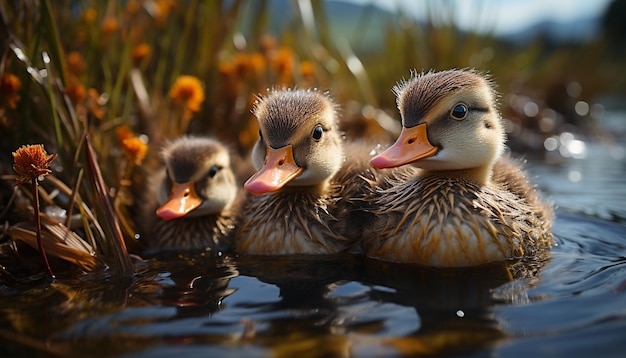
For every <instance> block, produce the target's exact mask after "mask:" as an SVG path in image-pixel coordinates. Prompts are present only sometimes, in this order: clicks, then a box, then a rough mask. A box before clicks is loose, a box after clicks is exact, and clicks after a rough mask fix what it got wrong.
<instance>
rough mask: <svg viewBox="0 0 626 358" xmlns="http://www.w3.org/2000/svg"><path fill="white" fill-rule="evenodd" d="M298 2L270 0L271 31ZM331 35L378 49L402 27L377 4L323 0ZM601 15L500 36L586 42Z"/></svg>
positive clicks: (284, 25)
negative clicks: (392, 28)
mask: <svg viewBox="0 0 626 358" xmlns="http://www.w3.org/2000/svg"><path fill="white" fill-rule="evenodd" d="M296 4H297V2H296V1H291V0H267V8H268V10H269V18H268V24H269V28H270V30H271V32H272V33H274V34H275V35H278V34H279V33H281V32H283V31H289V29H290V25H291V24H293V21H294V19H296V17H295V16H296V15H297V14H298V9H297V8H296V7H295V6H297V5H296ZM323 6H324V9H325V11H326V17H327V18H326V20H327V22H328V26H329V28H330V34H329V35H330V37H331V38H339V37H344V38H346V39H347V40H348V41H349V42H350V43H351V44H352V46H354V47H355V50H357V51H368V50H370V51H371V50H376V49H378V48H381V47H382V46H383V44H384V41H385V38H384V36H385V33H386V29H387V28H389V27H390V26H400V24H399V23H398V19H397V16H396V14H394V13H393V12H391V11H388V10H386V9H382V8H379V7H376V6H374V5H360V4H357V3H353V2H344V1H341V0H338V1H326V2H324V3H323ZM599 22H600V19H599V18H598V17H590V18H585V19H577V20H575V21H570V22H555V21H544V22H540V23H537V24H534V25H531V26H529V27H527V28H525V29H523V30H520V31H517V32H514V33H508V34H504V35H499V36H498V37H499V38H500V39H502V40H504V41H509V42H512V43H515V44H518V45H523V44H525V43H527V42H529V41H532V40H533V39H534V38H536V37H538V36H545V37H547V38H549V39H550V40H552V41H555V42H562V41H568V42H586V41H589V40H591V39H593V38H594V37H595V36H597V34H598V32H599Z"/></svg>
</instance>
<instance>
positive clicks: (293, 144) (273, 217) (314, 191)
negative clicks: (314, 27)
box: [236, 90, 368, 255]
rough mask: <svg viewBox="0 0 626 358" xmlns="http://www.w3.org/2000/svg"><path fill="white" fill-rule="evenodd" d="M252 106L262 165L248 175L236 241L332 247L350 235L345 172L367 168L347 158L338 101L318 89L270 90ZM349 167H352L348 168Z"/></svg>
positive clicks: (279, 248) (258, 249)
mask: <svg viewBox="0 0 626 358" xmlns="http://www.w3.org/2000/svg"><path fill="white" fill-rule="evenodd" d="M253 113H254V114H255V116H256V117H257V119H258V121H259V126H260V131H259V133H260V137H259V140H258V142H257V143H256V145H255V146H254V149H253V152H252V161H253V163H254V165H255V167H256V168H257V170H258V171H257V172H256V173H255V174H254V175H253V176H252V177H251V178H250V179H249V180H248V181H247V182H246V183H245V185H244V187H245V188H246V189H247V190H248V191H249V192H250V193H249V194H248V195H247V196H246V198H245V200H244V204H243V208H242V218H241V220H240V221H241V225H240V226H239V227H238V229H237V234H236V238H237V239H236V248H237V251H238V252H240V253H245V254H257V255H280V254H330V253H336V252H340V251H343V250H346V249H347V248H348V247H349V246H350V245H351V243H352V241H353V238H352V237H351V236H349V235H348V233H347V229H346V228H345V227H342V226H341V225H340V223H341V222H342V218H343V217H344V215H348V214H349V213H350V212H351V210H350V209H347V208H346V207H347V206H349V205H352V203H351V202H350V201H349V200H348V196H346V192H345V190H344V189H345V186H346V183H344V182H342V181H340V180H343V179H341V178H347V177H351V178H354V177H355V175H357V174H356V173H357V172H358V171H359V170H361V168H362V169H364V170H368V169H367V165H366V164H367V161H360V162H359V163H362V165H360V166H359V167H358V168H357V167H355V166H353V165H345V164H346V161H345V158H344V146H343V143H342V142H343V139H342V138H341V135H340V133H339V132H338V130H337V123H336V122H337V121H336V114H335V105H334V103H333V102H332V100H331V99H330V98H329V97H328V96H327V95H326V94H323V93H320V92H318V91H315V90H273V91H271V92H270V93H269V94H268V95H267V96H266V97H264V98H262V99H261V100H260V101H259V102H258V103H257V105H256V107H255V109H254V111H253ZM346 171H350V172H351V173H354V175H349V174H346Z"/></svg>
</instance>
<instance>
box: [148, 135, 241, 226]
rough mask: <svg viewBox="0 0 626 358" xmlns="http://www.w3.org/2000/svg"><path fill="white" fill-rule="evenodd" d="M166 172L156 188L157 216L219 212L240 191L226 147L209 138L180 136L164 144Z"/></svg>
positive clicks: (170, 216) (170, 217)
mask: <svg viewBox="0 0 626 358" xmlns="http://www.w3.org/2000/svg"><path fill="white" fill-rule="evenodd" d="M161 156H162V158H163V160H164V162H165V168H166V173H167V174H166V176H165V178H164V179H163V180H162V181H161V183H160V184H159V186H158V189H157V199H158V201H159V205H160V206H159V208H158V209H157V211H156V214H157V216H159V217H160V218H161V219H163V220H173V219H177V218H180V217H183V216H202V215H210V214H218V213H220V212H221V211H222V210H225V209H228V208H229V207H230V205H231V204H232V202H233V201H234V200H235V197H236V195H237V186H236V183H235V176H234V174H233V172H232V169H231V167H230V155H229V152H228V150H227V149H226V147H224V146H223V145H222V144H220V143H219V142H218V141H216V140H213V139H210V138H200V137H181V138H178V139H176V140H174V141H173V142H171V143H169V144H168V145H166V146H165V148H163V150H162V152H161Z"/></svg>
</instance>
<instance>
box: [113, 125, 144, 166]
mask: <svg viewBox="0 0 626 358" xmlns="http://www.w3.org/2000/svg"><path fill="white" fill-rule="evenodd" d="M115 135H116V137H117V140H118V141H119V142H120V144H121V145H122V151H123V152H124V153H125V154H126V155H127V156H128V158H129V159H130V161H132V162H133V163H135V165H141V163H142V162H143V160H144V159H145V158H146V155H147V154H148V145H147V144H146V143H145V142H144V141H143V140H141V138H139V137H136V136H135V135H134V134H133V131H132V130H131V129H130V128H129V127H128V126H120V127H117V129H116V130H115Z"/></svg>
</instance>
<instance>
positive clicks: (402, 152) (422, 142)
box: [370, 123, 439, 169]
mask: <svg viewBox="0 0 626 358" xmlns="http://www.w3.org/2000/svg"><path fill="white" fill-rule="evenodd" d="M438 150H439V149H438V148H437V147H434V146H433V145H432V144H430V142H429V141H428V137H427V135H426V124H425V123H423V124H420V125H418V126H415V127H411V128H403V129H402V133H400V137H398V139H397V140H396V142H395V143H394V144H393V145H392V146H391V147H389V148H387V150H385V151H384V152H383V153H381V154H379V155H377V156H375V157H374V158H372V160H371V161H370V162H371V164H372V165H373V166H374V167H376V168H379V169H383V168H394V167H399V166H401V165H404V164H408V163H412V162H415V161H418V160H421V159H425V158H428V157H431V156H433V155H435V154H436V153H437V151H438Z"/></svg>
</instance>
